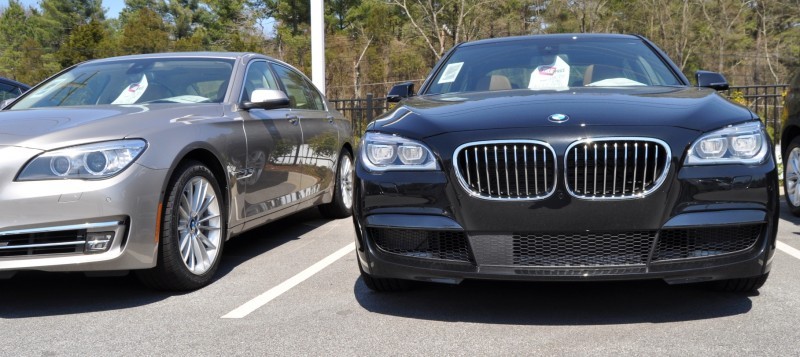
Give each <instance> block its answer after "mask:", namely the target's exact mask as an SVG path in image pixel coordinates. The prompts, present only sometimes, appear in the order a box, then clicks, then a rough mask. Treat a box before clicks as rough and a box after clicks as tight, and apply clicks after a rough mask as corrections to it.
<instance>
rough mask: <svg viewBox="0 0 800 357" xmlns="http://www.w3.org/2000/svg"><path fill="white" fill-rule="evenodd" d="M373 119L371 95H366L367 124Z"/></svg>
mask: <svg viewBox="0 0 800 357" xmlns="http://www.w3.org/2000/svg"><path fill="white" fill-rule="evenodd" d="M374 118H375V109H374V107H373V105H372V93H368V94H367V123H371V122H372V119H374Z"/></svg>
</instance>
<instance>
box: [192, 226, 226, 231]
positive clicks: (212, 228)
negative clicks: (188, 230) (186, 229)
mask: <svg viewBox="0 0 800 357" xmlns="http://www.w3.org/2000/svg"><path fill="white" fill-rule="evenodd" d="M197 228H199V229H201V230H204V231H218V230H221V229H222V228H219V227H212V226H197Z"/></svg>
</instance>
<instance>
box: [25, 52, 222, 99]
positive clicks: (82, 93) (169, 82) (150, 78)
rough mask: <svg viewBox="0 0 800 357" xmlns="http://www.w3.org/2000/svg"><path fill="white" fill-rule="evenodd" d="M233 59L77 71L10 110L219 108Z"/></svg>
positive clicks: (133, 62)
mask: <svg viewBox="0 0 800 357" xmlns="http://www.w3.org/2000/svg"><path fill="white" fill-rule="evenodd" d="M233 63H234V61H233V60H232V59H217V58H148V59H123V60H118V61H111V62H96V63H86V64H82V65H79V66H77V67H75V68H73V69H71V70H69V71H67V72H64V73H62V74H60V75H59V76H57V77H55V78H53V79H51V80H49V81H48V82H46V83H44V84H43V85H41V86H38V87H37V88H36V89H34V90H32V91H31V92H30V93H28V94H27V95H25V97H24V98H23V99H21V100H20V101H19V102H17V103H16V104H15V105H14V106H13V107H12V108H9V109H11V110H19V109H28V108H41V107H61V106H87V105H89V106H93V105H107V104H112V105H125V104H141V103H221V102H222V99H223V97H224V95H225V92H226V91H227V88H228V83H229V79H230V77H231V72H232V69H233Z"/></svg>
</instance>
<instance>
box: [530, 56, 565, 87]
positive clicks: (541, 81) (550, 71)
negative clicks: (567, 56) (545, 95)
mask: <svg viewBox="0 0 800 357" xmlns="http://www.w3.org/2000/svg"><path fill="white" fill-rule="evenodd" d="M528 88H529V89H533V90H567V89H569V65H568V64H567V62H564V60H562V59H561V57H560V56H556V60H555V62H554V63H553V64H548V65H543V66H539V67H536V69H534V70H533V72H532V73H531V80H530V82H529V83H528Z"/></svg>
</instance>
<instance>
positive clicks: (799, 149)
mask: <svg viewBox="0 0 800 357" xmlns="http://www.w3.org/2000/svg"><path fill="white" fill-rule="evenodd" d="M783 175H784V179H783V188H784V194H785V195H786V204H787V205H788V206H789V211H790V212H792V214H793V215H795V216H798V217H800V187H798V186H797V184H798V183H800V136H798V137H796V138H794V139H792V141H791V142H790V143H789V147H788V148H787V149H786V153H785V155H784V159H783Z"/></svg>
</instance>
